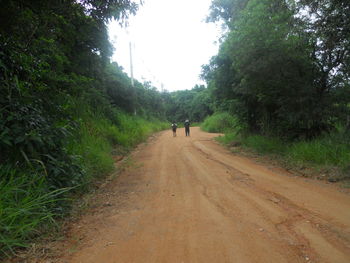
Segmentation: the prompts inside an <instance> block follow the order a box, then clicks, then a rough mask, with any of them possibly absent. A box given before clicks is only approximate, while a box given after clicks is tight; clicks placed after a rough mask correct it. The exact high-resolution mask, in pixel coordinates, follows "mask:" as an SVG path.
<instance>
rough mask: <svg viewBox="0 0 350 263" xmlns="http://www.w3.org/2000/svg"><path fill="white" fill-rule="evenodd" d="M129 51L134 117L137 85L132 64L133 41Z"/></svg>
mask: <svg viewBox="0 0 350 263" xmlns="http://www.w3.org/2000/svg"><path fill="white" fill-rule="evenodd" d="M129 50H130V78H131V88H132V100H133V102H132V103H133V107H134V115H136V107H135V100H136V98H135V97H136V96H135V85H134V68H133V64H132V46H131V41H130V42H129Z"/></svg>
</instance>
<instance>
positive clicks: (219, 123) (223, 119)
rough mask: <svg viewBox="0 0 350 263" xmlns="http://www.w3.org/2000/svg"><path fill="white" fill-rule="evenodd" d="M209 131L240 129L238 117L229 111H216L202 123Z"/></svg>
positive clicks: (204, 128)
mask: <svg viewBox="0 0 350 263" xmlns="http://www.w3.org/2000/svg"><path fill="white" fill-rule="evenodd" d="M201 129H202V130H204V131H207V132H220V133H229V132H232V131H234V130H237V129H238V123H237V119H236V118H235V117H233V116H232V115H230V114H229V113H227V112H220V113H215V114H214V115H212V116H210V117H207V118H206V119H205V120H204V122H203V123H202V125H201Z"/></svg>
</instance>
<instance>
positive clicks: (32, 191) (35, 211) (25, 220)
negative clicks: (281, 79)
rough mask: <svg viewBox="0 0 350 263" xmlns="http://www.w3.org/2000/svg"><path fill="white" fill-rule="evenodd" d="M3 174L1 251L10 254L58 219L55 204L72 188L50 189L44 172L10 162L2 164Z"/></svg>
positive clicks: (0, 176) (0, 230)
mask: <svg viewBox="0 0 350 263" xmlns="http://www.w3.org/2000/svg"><path fill="white" fill-rule="evenodd" d="M0 178H2V179H1V181H0V189H1V199H0V252H1V253H2V254H5V255H9V254H8V253H9V252H10V253H13V252H14V248H17V247H26V246H27V244H28V241H29V240H30V239H32V238H33V237H35V236H37V235H38V234H39V233H40V231H38V227H39V226H43V225H46V224H47V223H48V224H51V225H52V224H53V223H54V222H55V220H54V217H55V216H56V215H57V212H58V211H57V209H55V208H56V204H57V203H58V202H61V201H62V200H63V199H62V194H64V193H65V192H67V191H69V190H70V189H69V188H64V189H59V190H55V191H48V190H47V186H46V182H45V178H44V177H43V176H42V175H39V174H30V173H29V172H23V171H18V170H16V169H14V168H13V167H10V166H0ZM42 228H43V227H41V229H42Z"/></svg>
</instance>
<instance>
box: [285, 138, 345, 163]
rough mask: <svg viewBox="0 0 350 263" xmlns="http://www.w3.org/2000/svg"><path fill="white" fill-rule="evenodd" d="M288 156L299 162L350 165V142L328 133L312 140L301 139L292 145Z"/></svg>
mask: <svg viewBox="0 0 350 263" xmlns="http://www.w3.org/2000/svg"><path fill="white" fill-rule="evenodd" d="M287 156H288V158H289V159H290V160H292V161H293V162H295V163H298V164H306V163H313V164H315V165H327V166H338V167H341V168H345V167H346V166H349V165H350V144H349V143H346V141H345V140H344V141H343V140H341V141H339V140H337V138H336V136H334V134H333V135H326V136H324V137H321V138H316V139H314V140H312V141H299V142H295V143H293V144H291V145H290V147H289V148H288V152H287Z"/></svg>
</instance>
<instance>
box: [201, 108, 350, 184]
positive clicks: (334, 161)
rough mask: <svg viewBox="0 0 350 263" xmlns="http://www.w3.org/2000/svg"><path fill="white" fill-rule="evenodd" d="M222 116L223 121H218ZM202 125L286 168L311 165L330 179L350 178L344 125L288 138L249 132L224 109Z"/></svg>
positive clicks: (349, 147) (224, 140) (349, 148)
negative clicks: (293, 138)
mask: <svg viewBox="0 0 350 263" xmlns="http://www.w3.org/2000/svg"><path fill="white" fill-rule="evenodd" d="M218 120H220V121H218ZM201 128H202V129H203V130H205V131H208V132H218V133H224V135H222V136H219V137H217V138H216V139H217V141H219V142H220V143H222V144H224V145H225V146H227V147H228V148H230V149H231V150H232V151H234V152H239V151H243V152H247V151H248V152H251V151H253V152H254V153H257V154H261V155H268V156H270V157H272V158H273V159H275V160H278V161H280V163H281V164H282V165H284V166H286V167H287V168H293V169H294V170H296V171H298V170H300V169H306V168H311V169H314V170H315V172H316V173H318V174H319V175H320V174H321V175H322V176H323V178H322V177H320V178H322V179H328V180H329V181H332V182H335V181H342V180H350V139H349V138H350V137H349V132H346V130H345V129H344V128H343V127H339V126H338V127H337V129H335V130H334V131H332V132H330V133H324V134H322V135H320V136H318V137H316V138H314V139H299V140H293V141H291V140H286V139H282V138H279V137H270V136H264V135H257V134H252V133H248V132H246V130H244V129H243V128H242V127H241V126H239V124H238V122H237V119H235V118H233V117H232V115H230V114H228V113H227V112H225V113H216V114H214V115H213V116H210V117H207V118H206V119H205V121H204V122H203V123H202V125H201Z"/></svg>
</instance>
